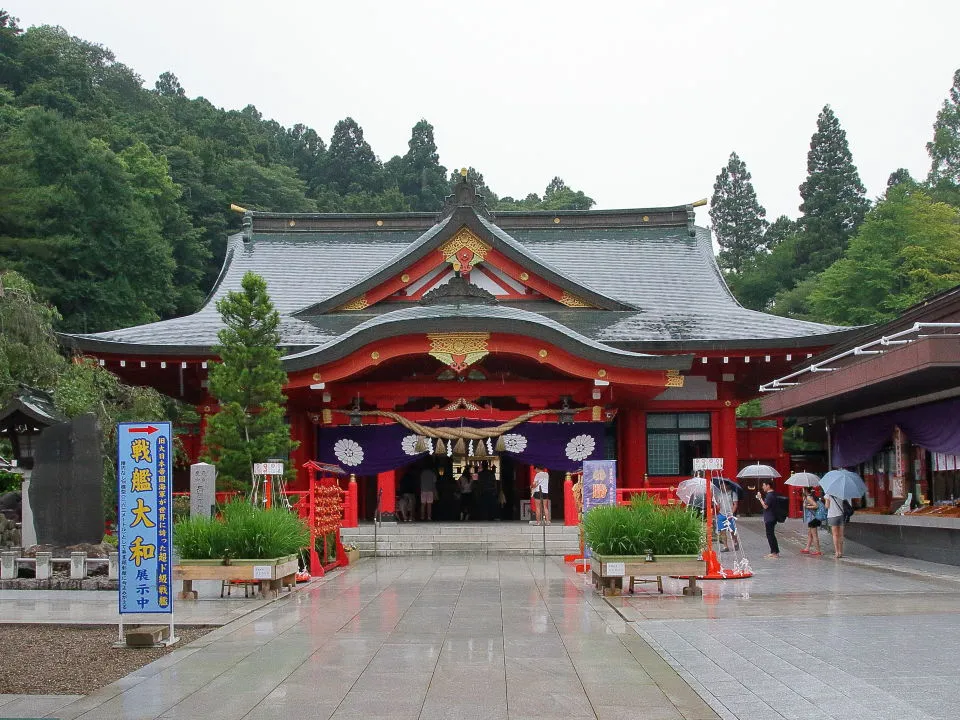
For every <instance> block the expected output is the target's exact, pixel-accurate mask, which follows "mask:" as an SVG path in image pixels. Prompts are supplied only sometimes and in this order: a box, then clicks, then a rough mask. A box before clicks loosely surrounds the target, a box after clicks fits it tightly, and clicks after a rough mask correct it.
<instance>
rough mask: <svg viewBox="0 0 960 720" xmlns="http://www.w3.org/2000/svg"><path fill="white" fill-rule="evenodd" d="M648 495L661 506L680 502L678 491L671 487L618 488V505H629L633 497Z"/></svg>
mask: <svg viewBox="0 0 960 720" xmlns="http://www.w3.org/2000/svg"><path fill="white" fill-rule="evenodd" d="M637 494H646V495H649V496H650V497H652V498H653V499H654V500H656V501H657V503H658V504H660V505H673V504H674V503H676V502H678V500H677V489H676V488H675V487H673V486H671V487H646V488H617V505H629V504H630V498H631V497H632V496H633V495H637Z"/></svg>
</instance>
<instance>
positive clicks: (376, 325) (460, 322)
mask: <svg viewBox="0 0 960 720" xmlns="http://www.w3.org/2000/svg"><path fill="white" fill-rule="evenodd" d="M440 330H444V331H454V332H457V331H459V332H469V331H479V330H487V331H490V332H496V331H501V332H504V331H509V332H514V333H517V334H523V335H530V336H537V337H541V338H543V339H547V340H554V341H555V342H557V344H562V345H566V346H567V347H568V348H570V349H573V350H574V352H577V354H579V355H581V356H592V357H594V358H596V359H601V360H604V361H607V362H610V363H612V364H615V365H619V366H623V367H633V368H648V369H669V368H677V369H680V368H682V369H687V368H689V365H690V357H689V356H678V355H666V356H661V355H648V354H645V353H638V352H630V351H627V350H621V349H618V348H614V347H611V346H609V345H605V344H604V343H601V342H597V341H596V340H593V339H591V338H589V337H586V336H584V335H581V334H580V333H577V332H575V331H573V330H571V329H570V328H569V327H567V326H566V325H562V324H561V323H558V322H556V321H555V320H551V319H550V318H547V317H544V316H543V315H540V314H538V313H534V312H528V311H526V310H521V309H519V308H516V307H504V306H500V305H473V304H466V305H428V306H413V307H406V308H403V309H402V310H395V311H393V312H388V313H382V314H380V315H377V316H374V317H372V318H370V319H369V320H366V321H364V322H362V323H360V324H359V325H357V326H356V327H354V328H353V329H351V330H348V331H347V332H345V333H343V334H342V335H340V336H339V337H337V338H336V339H335V340H331V341H329V342H326V343H323V344H321V345H318V346H317V347H315V348H312V349H310V350H306V351H304V352H300V353H294V354H291V355H287V356H286V357H285V358H284V364H285V365H286V366H287V367H288V369H291V370H297V369H301V368H303V367H312V366H313V365H316V364H319V363H321V362H326V361H328V360H336V359H339V358H340V357H342V356H345V355H347V354H349V353H350V352H352V350H353V349H356V348H359V347H362V346H363V345H364V344H366V343H368V342H370V340H371V339H383V338H387V337H396V336H398V335H404V334H409V333H411V332H421V333H422V332H437V331H440ZM332 349H336V351H337V356H335V357H326V356H327V355H329V353H330V351H331V350H332Z"/></svg>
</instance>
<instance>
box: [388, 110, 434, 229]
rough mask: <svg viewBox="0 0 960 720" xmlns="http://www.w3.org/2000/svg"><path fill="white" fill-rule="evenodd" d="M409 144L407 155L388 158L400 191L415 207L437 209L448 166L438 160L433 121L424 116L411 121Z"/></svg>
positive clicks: (413, 207)
mask: <svg viewBox="0 0 960 720" xmlns="http://www.w3.org/2000/svg"><path fill="white" fill-rule="evenodd" d="M408 145H409V148H410V149H409V150H408V151H407V154H406V155H404V156H403V157H402V158H396V159H395V160H391V163H392V164H393V165H394V167H395V169H396V172H397V175H398V177H397V184H398V186H399V189H400V192H401V193H403V195H404V196H405V197H406V199H407V202H409V203H410V207H411V208H412V209H414V210H426V211H430V212H433V211H436V210H440V209H441V208H442V207H443V199H444V198H445V197H446V196H447V193H448V189H447V169H446V168H445V167H444V166H443V165H441V164H440V156H439V155H438V154H437V143H436V142H435V141H434V139H433V125H431V124H430V123H428V122H427V121H426V120H421V121H420V122H418V123H417V124H416V125H414V126H413V130H412V131H411V133H410V142H409V143H408Z"/></svg>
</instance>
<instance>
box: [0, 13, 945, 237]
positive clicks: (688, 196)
mask: <svg viewBox="0 0 960 720" xmlns="http://www.w3.org/2000/svg"><path fill="white" fill-rule="evenodd" d="M0 7H4V8H6V9H8V10H9V11H10V12H11V14H13V15H14V16H16V17H19V18H20V24H21V26H23V27H29V26H31V25H39V24H55V25H62V26H63V27H65V28H66V29H67V30H68V31H69V32H70V33H71V34H73V35H77V36H79V37H82V38H84V39H86V40H90V41H93V42H98V43H100V44H102V45H105V46H106V47H108V48H110V49H111V50H113V51H114V53H115V54H116V56H117V59H118V60H120V61H121V62H123V63H125V64H127V65H129V66H130V67H132V68H133V69H134V70H135V71H137V72H138V73H139V74H140V75H141V77H143V79H144V82H145V85H146V86H147V87H153V83H154V81H155V80H156V78H157V76H158V75H159V74H160V73H161V72H164V71H166V70H169V71H171V72H173V73H174V74H175V75H177V76H178V77H179V78H180V81H181V83H182V84H183V86H184V89H185V90H186V92H187V94H188V95H189V96H190V97H195V96H198V95H202V96H203V97H206V98H207V99H208V100H210V101H211V102H213V103H214V104H215V105H217V106H221V107H226V108H234V109H240V108H242V107H244V106H245V105H247V104H253V105H256V107H257V109H258V110H260V112H261V113H263V115H264V117H266V118H274V119H276V120H277V121H278V122H280V123H282V124H283V125H285V126H288V127H289V126H290V125H293V124H294V123H297V122H302V123H304V124H306V125H309V126H311V127H313V128H314V129H316V130H317V132H318V133H320V135H321V136H322V137H323V138H324V140H325V141H329V138H330V134H331V132H332V131H333V126H334V124H335V123H336V122H337V121H338V120H340V119H342V118H344V117H347V116H352V117H353V118H355V119H356V120H357V122H359V123H360V125H361V127H363V129H364V133H365V137H366V139H367V141H368V142H369V143H370V144H371V145H372V147H373V149H374V151H375V152H376V153H377V154H378V155H379V156H380V158H381V159H382V160H384V161H386V160H388V159H389V158H390V157H392V156H393V155H396V154H402V153H404V152H406V149H407V141H408V140H409V138H410V129H411V128H412V127H413V125H414V124H415V123H416V122H417V121H418V120H419V119H420V118H426V119H427V120H429V121H430V122H431V123H432V124H433V126H434V128H435V131H436V140H437V145H438V148H439V153H440V161H441V163H442V164H444V165H445V166H446V167H447V169H448V170H450V169H453V168H458V167H462V166H467V165H473V166H474V167H476V168H477V169H479V170H480V171H481V172H482V173H483V174H484V177H485V179H486V180H487V183H488V184H489V185H490V187H491V188H493V190H494V191H495V192H497V193H498V194H499V195H513V196H514V197H522V196H523V195H525V194H526V193H528V192H537V193H542V192H543V189H544V187H546V185H547V183H548V182H549V180H550V179H551V178H552V177H553V176H554V175H559V176H560V177H562V178H563V179H564V180H565V181H566V182H567V184H568V185H570V186H571V187H573V188H575V189H579V190H583V191H585V192H586V193H587V194H588V195H590V196H591V197H593V198H594V199H595V200H596V201H597V207H598V208H626V207H652V206H657V205H676V204H683V203H687V202H692V201H694V200H697V199H699V198H703V197H709V196H710V195H711V194H712V192H713V183H714V180H715V178H716V175H717V173H718V172H719V171H720V168H721V167H722V166H723V165H724V164H725V163H726V160H727V157H728V156H729V154H730V152H731V151H732V150H735V151H736V152H737V153H738V154H739V155H740V156H741V157H742V158H743V159H744V160H745V161H746V163H747V167H748V169H749V170H750V172H751V173H752V174H753V182H754V187H755V188H756V190H757V194H758V196H759V199H760V202H761V204H763V205H764V206H765V207H766V209H767V217H768V218H769V219H771V220H772V219H773V218H775V217H776V216H778V215H780V214H787V215H789V216H791V217H796V216H797V214H798V205H799V203H800V197H799V192H798V190H797V188H798V186H799V185H800V183H801V182H803V180H804V178H805V176H806V154H807V150H808V148H809V143H810V136H811V135H812V134H813V132H814V130H815V129H816V118H817V114H818V113H819V112H820V109H821V108H822V107H823V105H824V104H826V103H829V104H830V105H832V106H833V109H834V111H835V112H836V114H837V116H838V117H839V119H840V122H841V125H842V126H843V128H844V129H845V130H846V132H847V138H848V140H849V143H850V147H851V150H852V152H853V159H854V163H855V164H856V165H857V167H858V168H859V170H860V175H861V177H862V179H863V181H864V183H865V184H866V186H867V191H868V194H869V195H870V196H871V197H874V196H876V195H878V194H879V193H881V192H883V189H884V187H885V183H886V179H887V176H888V175H889V174H890V172H891V171H893V170H895V169H896V168H898V167H906V168H907V169H908V170H910V172H911V173H912V174H913V175H914V177H918V178H922V177H925V176H926V172H927V170H928V169H929V161H928V157H927V155H926V150H925V144H926V142H927V141H929V140H930V139H931V137H932V125H933V122H934V119H935V117H936V112H937V110H938V109H939V108H940V105H941V104H942V102H943V100H944V99H945V98H946V97H947V91H948V89H949V87H950V84H951V81H952V76H953V72H954V70H956V69H957V68H958V67H960V45H958V44H957V42H956V29H957V27H960V2H955V1H952V0H942V1H940V2H934V1H933V0H909V1H903V2H901V1H899V0H896V1H895V0H873V1H872V2H865V1H862V0H856V1H854V0H830V1H828V2H824V1H822V0H805V1H804V2H772V1H769V2H759V1H757V2H754V1H744V0H740V1H737V2H734V1H733V0H728V1H726V2H720V1H719V0H714V1H713V2H707V1H705V0H703V1H697V0H688V1H687V2H676V1H673V2H670V1H669V0H662V1H661V0H657V1H653V0H633V1H632V2H609V1H608V2H584V1H583V0H576V1H568V0H553V1H552V2H545V1H542V0H513V1H512V2H505V1H503V0H477V1H475V2H463V1H462V0H460V1H451V0H446V1H445V2H430V1H428V0H406V1H398V0H382V1H381V2H377V1H374V0H347V1H341V2H336V3H331V2H316V1H314V2H308V1H300V2H295V1H292V0H287V1H284V0H275V1H274V2H268V3H264V2H250V1H249V0H231V1H229V2H227V1H225V0H193V1H192V2H182V1H181V0H167V1H166V2H163V3H144V2H139V1H134V2H131V1H130V0H83V2H79V1H78V0H0ZM144 8H147V9H146V10H145V9H144ZM698 221H699V223H700V224H707V222H708V218H707V216H706V213H705V212H703V211H700V213H699V217H698Z"/></svg>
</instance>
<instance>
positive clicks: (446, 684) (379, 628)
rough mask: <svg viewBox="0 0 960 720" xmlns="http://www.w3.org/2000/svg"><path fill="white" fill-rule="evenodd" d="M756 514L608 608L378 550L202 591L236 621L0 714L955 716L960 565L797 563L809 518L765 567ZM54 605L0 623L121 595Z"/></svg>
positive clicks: (216, 610) (205, 611) (862, 552)
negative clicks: (217, 592)
mask: <svg viewBox="0 0 960 720" xmlns="http://www.w3.org/2000/svg"><path fill="white" fill-rule="evenodd" d="M741 526H742V536H743V542H744V545H745V547H746V549H747V551H748V554H749V556H750V558H751V559H752V560H753V566H754V569H755V571H756V575H755V576H754V577H753V578H751V579H747V580H737V581H728V582H708V583H704V585H705V591H704V595H703V597H702V598H685V597H682V596H680V595H679V588H680V583H679V581H668V582H667V583H665V589H666V593H665V595H663V596H659V595H657V593H656V592H655V590H654V586H652V585H643V586H640V590H639V592H638V593H637V594H636V595H635V596H624V597H622V598H609V599H603V598H600V597H599V596H597V595H596V594H595V593H594V592H593V590H592V588H591V587H590V586H589V585H588V584H586V582H585V579H584V577H583V576H580V575H577V574H576V573H574V572H573V571H572V570H571V568H570V567H569V566H566V565H564V564H563V563H562V562H560V561H559V560H558V559H556V558H546V559H544V558H542V557H509V556H507V557H496V556H493V555H490V556H487V555H474V556H465V555H459V556H457V555H451V556H439V557H420V558H383V559H379V560H373V559H364V560H362V561H361V562H360V563H358V564H357V565H356V566H353V567H351V568H349V569H348V570H346V571H343V572H337V573H334V574H331V575H330V576H328V577H327V578H325V579H323V580H319V581H314V582H313V583H310V584H309V585H308V586H301V588H299V589H298V591H297V592H295V593H293V594H290V595H287V596H284V597H282V598H281V599H280V600H279V601H277V602H274V603H263V602H261V601H254V600H249V601H245V600H244V599H243V598H242V595H241V597H240V598H232V599H230V600H226V599H224V600H222V601H221V600H220V599H219V597H216V599H210V600H202V601H200V602H198V603H196V604H195V606H194V607H191V608H190V610H189V613H190V615H187V614H186V612H185V613H184V616H183V618H180V619H179V620H178V621H182V622H185V621H186V620H185V619H184V618H187V617H192V618H193V621H194V622H202V621H204V618H207V619H209V618H214V619H216V618H219V620H217V621H218V622H223V623H225V624H223V625H222V626H221V627H218V628H217V629H215V630H213V631H212V632H211V633H209V634H208V635H206V636H204V637H203V638H201V639H199V640H197V641H195V642H193V643H191V644H190V645H188V646H183V647H180V648H178V649H176V650H174V652H172V653H171V654H170V655H167V656H165V657H164V658H162V659H161V660H158V661H156V662H154V663H152V664H150V665H147V666H145V667H144V668H141V669H140V670H139V671H137V672H135V673H133V674H131V675H130V676H128V677H126V678H123V679H122V680H119V681H118V682H116V683H113V684H112V685H108V686H106V687H104V688H101V689H100V690H98V691H95V692H93V693H92V694H90V695H88V696H86V697H64V696H59V697H47V696H9V695H8V696H3V695H0V717H40V716H46V717H59V718H85V719H92V718H97V719H98V720H99V719H109V718H197V719H202V718H205V719H210V720H215V719H217V718H224V719H226V718H245V719H248V720H254V719H263V718H330V717H333V718H424V719H427V718H457V717H468V718H470V720H482V719H483V718H656V719H666V718H688V719H690V720H698V719H704V720H705V719H707V718H717V717H720V718H745V719H748V720H763V719H765V718H798V719H802V718H810V719H811V720H813V719H814V718H817V719H818V720H819V719H822V718H837V719H840V718H842V719H843V720H851V719H860V718H864V719H873V718H883V719H887V718H889V719H891V720H892V719H893V718H897V720H900V719H902V718H918V719H923V718H944V719H946V718H951V720H952V718H954V717H955V716H956V711H955V710H954V709H953V698H954V693H955V680H956V668H957V667H958V666H960V568H953V567H949V566H942V565H934V564H930V563H923V562H919V561H914V560H904V559H899V558H893V557H891V556H884V555H879V554H878V553H873V552H870V551H868V550H866V549H864V548H861V547H856V546H853V545H852V544H851V545H850V546H849V547H848V548H847V549H846V554H847V555H848V557H847V558H845V559H843V560H839V561H837V560H834V559H833V558H832V556H829V555H826V556H824V557H822V558H811V557H807V556H803V555H800V554H799V548H800V544H799V538H800V533H799V530H800V525H799V523H798V522H796V521H791V522H790V523H788V524H787V526H786V527H784V526H781V528H783V529H782V530H781V531H780V534H781V538H782V540H781V547H782V549H783V556H782V557H781V559H780V560H763V559H760V558H762V556H763V554H764V552H765V541H764V539H763V537H762V534H761V532H760V530H761V529H762V528H761V526H760V525H759V523H758V522H757V521H755V520H749V519H748V520H745V521H742V523H741ZM824 539H825V538H824ZM827 544H829V543H827ZM42 595H43V593H33V594H29V595H28V594H26V593H17V592H15V591H3V592H0V621H3V622H24V621H26V620H28V619H29V618H28V615H31V608H34V614H42V617H43V618H45V621H46V622H63V621H64V619H65V618H70V619H72V620H73V621H75V622H83V621H84V618H85V617H88V618H90V619H87V620H86V621H87V622H90V621H93V620H96V621H104V620H106V621H109V619H110V613H111V612H112V611H113V609H114V608H115V606H116V605H115V603H116V598H115V594H114V593H90V592H88V593H81V592H75V593H57V594H55V595H53V594H49V593H48V594H47V596H46V598H44V597H41V596H42ZM245 603H246V605H245ZM186 606H187V604H186V603H180V607H181V608H185V607H186ZM178 613H179V611H178ZM35 619H36V618H35ZM113 619H115V616H114V617H113ZM207 621H209V620H207Z"/></svg>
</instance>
